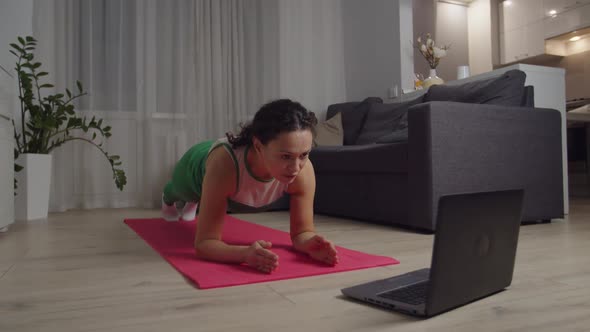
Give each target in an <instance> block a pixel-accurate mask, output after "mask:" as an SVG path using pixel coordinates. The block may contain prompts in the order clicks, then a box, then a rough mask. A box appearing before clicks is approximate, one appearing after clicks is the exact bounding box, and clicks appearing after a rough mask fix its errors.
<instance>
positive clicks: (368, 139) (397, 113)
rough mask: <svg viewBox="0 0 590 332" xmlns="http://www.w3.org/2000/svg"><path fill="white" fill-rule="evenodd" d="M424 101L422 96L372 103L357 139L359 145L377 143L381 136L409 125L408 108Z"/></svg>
mask: <svg viewBox="0 0 590 332" xmlns="http://www.w3.org/2000/svg"><path fill="white" fill-rule="evenodd" d="M420 102H422V98H421V97H420V98H416V99H413V100H409V101H405V102H401V103H391V104H371V107H370V108H369V112H368V113H367V119H366V120H365V123H364V125H363V128H362V129H361V132H360V134H359V137H358V138H357V140H356V142H355V143H356V144H357V145H362V144H371V143H376V142H377V141H378V140H379V139H380V138H381V137H384V136H387V135H390V134H392V133H394V132H395V131H397V130H401V129H404V128H406V127H407V113H408V109H409V108H410V107H411V106H413V105H416V104H418V103H420Z"/></svg>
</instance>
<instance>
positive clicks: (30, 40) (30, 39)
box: [25, 36, 37, 43]
mask: <svg viewBox="0 0 590 332" xmlns="http://www.w3.org/2000/svg"><path fill="white" fill-rule="evenodd" d="M25 39H26V40H27V42H29V43H30V42H36V41H37V40H36V39H35V38H33V37H31V36H27V37H25Z"/></svg>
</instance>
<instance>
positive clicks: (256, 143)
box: [252, 137, 262, 152]
mask: <svg viewBox="0 0 590 332" xmlns="http://www.w3.org/2000/svg"><path fill="white" fill-rule="evenodd" d="M252 147H253V148H254V150H256V152H261V150H262V142H260V140H259V139H258V138H257V137H252Z"/></svg>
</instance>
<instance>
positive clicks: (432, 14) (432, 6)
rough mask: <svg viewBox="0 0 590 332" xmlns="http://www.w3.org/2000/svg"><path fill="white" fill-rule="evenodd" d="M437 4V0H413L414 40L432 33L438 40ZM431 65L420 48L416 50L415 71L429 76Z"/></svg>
mask: <svg viewBox="0 0 590 332" xmlns="http://www.w3.org/2000/svg"><path fill="white" fill-rule="evenodd" d="M436 4H437V0H414V1H412V6H413V8H412V12H413V26H414V33H413V35H414V39H413V40H412V42H414V41H415V40H416V39H417V38H418V36H423V35H425V34H427V33H430V34H431V35H432V37H433V38H434V40H436V29H435V22H436ZM429 71H430V67H429V66H428V62H427V61H426V59H424V57H423V56H422V54H420V52H418V50H415V52H414V72H415V73H419V74H422V75H423V76H424V77H427V76H428V72H429Z"/></svg>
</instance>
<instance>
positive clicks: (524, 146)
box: [408, 102, 563, 230]
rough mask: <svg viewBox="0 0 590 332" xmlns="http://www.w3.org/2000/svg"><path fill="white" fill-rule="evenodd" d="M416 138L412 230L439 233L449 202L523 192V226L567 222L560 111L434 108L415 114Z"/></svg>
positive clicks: (411, 127) (411, 157)
mask: <svg viewBox="0 0 590 332" xmlns="http://www.w3.org/2000/svg"><path fill="white" fill-rule="evenodd" d="M408 131H409V132H408V136H409V138H408V139H409V141H408V169H409V178H408V181H409V187H410V202H411V203H410V212H409V215H410V219H411V220H410V221H411V224H412V225H415V226H417V227H420V228H425V229H429V230H435V228H436V225H435V222H436V213H437V209H438V200H439V198H440V197H441V196H443V195H448V194H454V193H462V192H477V191H491V190H503V189H517V188H524V189H525V198H524V208H523V220H536V219H539V218H542V219H546V218H547V216H553V217H556V218H558V217H563V183H562V181H563V180H562V179H563V177H562V155H561V154H562V151H561V116H560V113H559V112H558V111H556V110H552V109H541V108H524V107H510V106H499V105H482V104H466V103H456V102H429V103H423V104H419V105H416V106H414V107H412V108H411V109H410V110H409V112H408Z"/></svg>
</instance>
